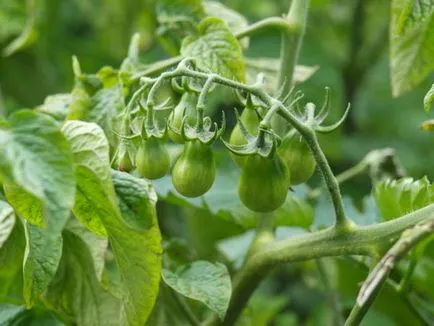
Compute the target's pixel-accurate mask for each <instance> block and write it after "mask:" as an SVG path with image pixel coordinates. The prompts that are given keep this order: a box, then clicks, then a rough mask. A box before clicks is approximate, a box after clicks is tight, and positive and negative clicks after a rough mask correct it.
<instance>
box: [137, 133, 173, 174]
mask: <svg viewBox="0 0 434 326" xmlns="http://www.w3.org/2000/svg"><path fill="white" fill-rule="evenodd" d="M136 167H137V171H138V172H139V174H140V176H142V177H144V178H148V179H159V178H162V177H164V176H165V175H166V174H167V172H168V171H169V167H170V157H169V153H168V151H167V149H166V147H165V146H164V144H163V143H161V141H160V140H159V139H156V138H154V137H151V138H149V139H144V140H143V141H142V144H141V145H140V147H139V150H138V151H137V154H136Z"/></svg>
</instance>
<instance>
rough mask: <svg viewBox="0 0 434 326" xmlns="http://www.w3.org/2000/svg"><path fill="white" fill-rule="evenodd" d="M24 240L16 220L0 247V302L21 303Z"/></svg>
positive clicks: (20, 226) (20, 227)
mask: <svg viewBox="0 0 434 326" xmlns="http://www.w3.org/2000/svg"><path fill="white" fill-rule="evenodd" d="M25 246H26V242H25V237H24V228H23V225H22V223H21V222H20V221H19V220H17V221H16V222H15V226H14V228H13V230H12V233H11V234H10V235H9V238H8V239H7V240H6V242H5V243H4V244H3V246H2V247H1V248H0V302H13V303H18V304H20V303H22V301H23V299H22V298H23V260H24V250H25Z"/></svg>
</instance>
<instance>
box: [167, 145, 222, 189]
mask: <svg viewBox="0 0 434 326" xmlns="http://www.w3.org/2000/svg"><path fill="white" fill-rule="evenodd" d="M214 179H215V161H214V154H213V152H212V147H211V145H207V144H203V143H201V142H200V141H199V140H192V141H187V142H186V143H185V145H184V151H183V152H182V154H181V156H180V157H179V158H178V159H177V161H176V163H175V165H174V167H173V170H172V183H173V185H174V186H175V189H176V190H177V191H178V192H179V193H180V194H181V195H184V196H186V197H198V196H201V195H203V194H204V193H206V192H207V191H208V190H209V189H210V188H211V186H212V184H213V183H214Z"/></svg>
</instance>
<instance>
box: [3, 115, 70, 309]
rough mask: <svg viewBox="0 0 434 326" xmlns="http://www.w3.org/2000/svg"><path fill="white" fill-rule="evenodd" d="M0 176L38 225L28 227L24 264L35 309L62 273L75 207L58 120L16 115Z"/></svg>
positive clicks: (6, 135)
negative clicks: (63, 242)
mask: <svg viewBox="0 0 434 326" xmlns="http://www.w3.org/2000/svg"><path fill="white" fill-rule="evenodd" d="M0 172H1V173H2V174H3V175H4V176H5V179H6V180H5V185H4V186H5V187H4V188H5V194H6V198H7V199H8V202H9V203H10V204H11V205H12V207H14V209H15V211H16V213H17V214H19V215H20V216H23V217H24V218H26V219H27V220H28V221H29V222H30V223H32V224H30V223H26V238H27V252H28V253H27V255H26V257H25V262H24V292H25V299H26V304H27V305H28V306H31V305H32V304H33V302H34V300H35V298H36V297H37V296H38V295H40V294H41V293H42V291H43V290H44V289H45V287H46V286H47V285H48V283H49V281H50V279H51V278H52V276H53V275H54V273H55V272H56V269H57V265H58V263H59V260H60V256H61V231H62V229H63V227H64V225H65V222H66V220H67V218H68V217H69V214H70V209H71V207H72V205H73V202H74V193H75V180H74V171H73V165H72V154H71V150H70V147H69V144H68V142H67V140H66V139H65V137H64V136H63V135H62V133H61V132H60V129H59V126H58V124H57V123H56V122H55V120H53V119H52V118H50V117H48V116H46V115H44V114H40V113H34V112H31V111H26V110H24V111H20V112H17V113H15V114H13V115H12V116H11V117H10V120H9V124H7V125H3V128H1V129H0ZM35 225H36V226H38V227H36V226H35ZM39 227H41V228H39Z"/></svg>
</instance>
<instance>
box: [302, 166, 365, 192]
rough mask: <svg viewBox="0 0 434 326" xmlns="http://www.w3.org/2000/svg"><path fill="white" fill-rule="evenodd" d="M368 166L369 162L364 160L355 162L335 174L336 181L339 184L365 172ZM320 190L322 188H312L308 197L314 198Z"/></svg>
mask: <svg viewBox="0 0 434 326" xmlns="http://www.w3.org/2000/svg"><path fill="white" fill-rule="evenodd" d="M368 167H369V164H367V162H365V161H360V162H359V163H357V164H356V165H355V166H353V167H351V168H349V169H348V170H345V171H343V172H342V173H340V174H338V175H337V176H336V181H337V182H338V183H339V184H342V183H344V182H346V181H348V180H350V179H352V178H354V177H356V176H358V175H360V174H362V173H364V172H366V170H367V168H368ZM321 190H322V188H316V189H313V190H312V191H311V192H310V193H309V198H316V197H318V196H319V195H320V194H321Z"/></svg>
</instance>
